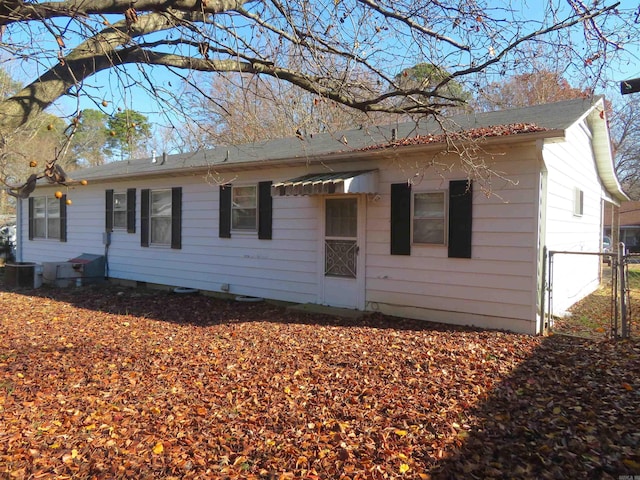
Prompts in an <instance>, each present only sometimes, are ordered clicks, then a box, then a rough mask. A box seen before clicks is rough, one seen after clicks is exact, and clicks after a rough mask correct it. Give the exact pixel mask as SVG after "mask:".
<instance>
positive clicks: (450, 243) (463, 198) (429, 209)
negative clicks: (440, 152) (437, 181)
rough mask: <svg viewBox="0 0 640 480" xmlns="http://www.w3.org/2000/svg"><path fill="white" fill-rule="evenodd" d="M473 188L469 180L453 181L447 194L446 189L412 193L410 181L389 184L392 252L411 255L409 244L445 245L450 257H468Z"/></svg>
mask: <svg viewBox="0 0 640 480" xmlns="http://www.w3.org/2000/svg"><path fill="white" fill-rule="evenodd" d="M472 187H473V184H472V183H471V182H470V181H468V180H452V181H450V182H449V191H448V197H447V192H446V191H439V192H417V193H416V194H415V195H413V196H412V194H411V185H410V184H409V183H407V182H405V183H394V184H392V185H391V240H390V244H391V255H411V245H412V243H413V244H436V245H444V244H447V248H448V256H449V257H450V258H471V234H472V219H473V215H472V206H473V189H472ZM447 217H448V222H447ZM412 232H413V235H412Z"/></svg>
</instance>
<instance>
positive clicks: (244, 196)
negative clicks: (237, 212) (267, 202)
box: [232, 186, 256, 208]
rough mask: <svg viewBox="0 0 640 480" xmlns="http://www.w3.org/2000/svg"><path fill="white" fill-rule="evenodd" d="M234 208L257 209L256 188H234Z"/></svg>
mask: <svg viewBox="0 0 640 480" xmlns="http://www.w3.org/2000/svg"><path fill="white" fill-rule="evenodd" d="M232 202H233V206H234V207H236V208H255V207H256V187H255V186H248V187H233V198H232Z"/></svg>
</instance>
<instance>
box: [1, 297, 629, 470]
mask: <svg viewBox="0 0 640 480" xmlns="http://www.w3.org/2000/svg"><path fill="white" fill-rule="evenodd" d="M638 412H640V345H639V344H638V343H637V342H617V343H613V342H590V341H587V340H581V339H574V338H566V337H558V336H553V337H550V338H546V339H543V338H535V337H527V336H522V335H515V334H507V333H500V332H491V331H475V330H470V329H455V328H448V327H444V326H441V325H436V324H429V323H426V322H417V321H410V320H400V319H392V318H389V317H383V316H373V317H369V318H367V319H365V320H359V321H346V320H340V319H336V318H333V317H326V316H311V315H304V314H299V313H291V312H289V311H286V310H285V309H283V308H281V307H277V306H273V305H270V304H267V303H260V304H247V303H238V302H228V301H222V300H216V299H211V298H208V297H205V296H201V295H193V296H192V295H176V294H170V293H163V292H148V291H143V290H129V289H124V288H120V289H118V288H112V287H110V288H105V289H100V290H99V289H94V288H90V287H83V288H80V289H75V290H52V289H40V290H38V291H22V292H8V291H4V290H2V289H1V287H0V478H4V477H7V478H16V479H40V478H47V479H48V478H79V479H85V478H87V479H89V478H91V479H94V478H95V479H111V478H128V479H129V478H149V479H152V478H153V479H156V478H165V479H169V478H176V479H178V478H180V479H182V478H201V479H210V478H215V479H217V478H221V479H222V478H243V479H251V478H265V479H294V478H295V479H302V478H308V479H314V478H322V479H340V478H344V479H347V478H348V479H352V480H354V479H383V478H407V479H424V478H532V479H534V478H536V479H537V478H567V477H571V478H614V479H617V478H618V476H619V475H626V474H636V475H637V474H640V415H639V413H638Z"/></svg>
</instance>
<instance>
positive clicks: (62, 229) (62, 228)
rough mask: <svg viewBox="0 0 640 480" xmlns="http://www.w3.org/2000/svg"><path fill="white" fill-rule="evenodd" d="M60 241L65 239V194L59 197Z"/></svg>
mask: <svg viewBox="0 0 640 480" xmlns="http://www.w3.org/2000/svg"><path fill="white" fill-rule="evenodd" d="M59 201H60V241H61V242H66V241H67V196H66V195H62V197H60V200H59Z"/></svg>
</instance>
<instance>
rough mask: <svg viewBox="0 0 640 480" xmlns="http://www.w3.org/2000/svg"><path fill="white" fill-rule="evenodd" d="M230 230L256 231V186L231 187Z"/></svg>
mask: <svg viewBox="0 0 640 480" xmlns="http://www.w3.org/2000/svg"><path fill="white" fill-rule="evenodd" d="M231 229H232V230H243V231H257V230H258V188H257V186H256V185H244V186H235V185H234V186H233V187H232V190H231Z"/></svg>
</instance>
